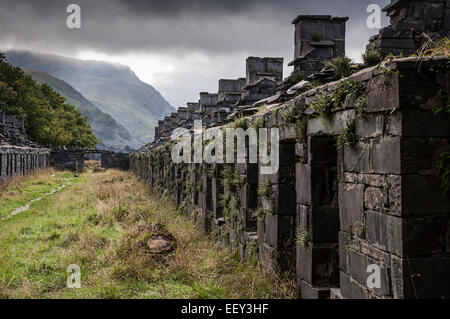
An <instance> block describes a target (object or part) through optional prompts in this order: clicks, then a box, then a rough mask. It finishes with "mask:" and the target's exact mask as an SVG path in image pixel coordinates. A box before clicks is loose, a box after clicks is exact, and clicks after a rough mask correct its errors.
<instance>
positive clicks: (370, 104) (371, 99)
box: [366, 72, 400, 112]
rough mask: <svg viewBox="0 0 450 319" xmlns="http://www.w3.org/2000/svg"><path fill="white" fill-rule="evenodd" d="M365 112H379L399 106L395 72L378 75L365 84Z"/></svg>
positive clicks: (397, 77)
mask: <svg viewBox="0 0 450 319" xmlns="http://www.w3.org/2000/svg"><path fill="white" fill-rule="evenodd" d="M366 94H367V112H380V111H387V110H393V109H396V108H398V107H400V98H399V76H398V74H396V73H395V72H392V73H390V74H389V75H387V76H384V75H378V76H376V77H374V78H372V79H371V80H370V81H369V83H368V84H367V89H366Z"/></svg>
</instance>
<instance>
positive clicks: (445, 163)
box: [436, 152, 450, 195]
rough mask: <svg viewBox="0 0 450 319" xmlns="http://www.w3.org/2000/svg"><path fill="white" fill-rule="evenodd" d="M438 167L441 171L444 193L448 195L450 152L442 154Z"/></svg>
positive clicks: (449, 188) (449, 187)
mask: <svg viewBox="0 0 450 319" xmlns="http://www.w3.org/2000/svg"><path fill="white" fill-rule="evenodd" d="M436 167H437V168H438V169H439V170H440V171H441V179H442V183H441V186H442V190H443V192H444V195H447V194H448V193H449V191H450V152H445V153H442V154H441V158H440V160H439V162H438V164H437V165H436Z"/></svg>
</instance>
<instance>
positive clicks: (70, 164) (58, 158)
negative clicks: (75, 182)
mask: <svg viewBox="0 0 450 319" xmlns="http://www.w3.org/2000/svg"><path fill="white" fill-rule="evenodd" d="M84 160H85V157H84V153H83V152H80V151H70V150H52V151H51V154H50V165H51V166H53V167H55V168H58V169H61V170H69V171H73V172H82V171H84Z"/></svg>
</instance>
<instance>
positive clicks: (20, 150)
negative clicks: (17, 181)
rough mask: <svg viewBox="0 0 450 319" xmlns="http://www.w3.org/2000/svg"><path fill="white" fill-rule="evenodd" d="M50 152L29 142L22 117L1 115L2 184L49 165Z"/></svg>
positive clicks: (0, 171)
mask: <svg viewBox="0 0 450 319" xmlns="http://www.w3.org/2000/svg"><path fill="white" fill-rule="evenodd" d="M48 160H49V150H48V149H45V148H42V147H39V145H37V144H35V143H33V142H31V141H30V140H28V137H27V135H26V134H25V127H24V119H23V117H21V116H15V115H7V114H3V113H0V183H3V182H5V181H6V180H8V179H10V178H12V177H16V176H23V175H26V174H28V173H31V172H33V171H35V170H37V169H41V168H45V167H47V165H48Z"/></svg>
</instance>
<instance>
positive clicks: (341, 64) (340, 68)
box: [325, 57, 353, 78]
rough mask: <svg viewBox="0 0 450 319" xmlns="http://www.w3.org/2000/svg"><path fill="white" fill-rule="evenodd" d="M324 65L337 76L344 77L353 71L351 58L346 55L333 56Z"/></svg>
mask: <svg viewBox="0 0 450 319" xmlns="http://www.w3.org/2000/svg"><path fill="white" fill-rule="evenodd" d="M325 67H326V68H327V69H331V70H333V71H334V75H335V76H336V77H338V78H346V77H348V76H350V75H352V73H353V69H352V60H351V59H349V58H347V57H339V58H335V59H333V60H331V61H330V62H328V63H327V65H326V66H325Z"/></svg>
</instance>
